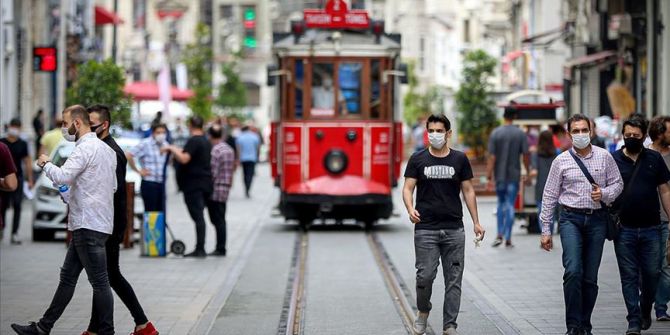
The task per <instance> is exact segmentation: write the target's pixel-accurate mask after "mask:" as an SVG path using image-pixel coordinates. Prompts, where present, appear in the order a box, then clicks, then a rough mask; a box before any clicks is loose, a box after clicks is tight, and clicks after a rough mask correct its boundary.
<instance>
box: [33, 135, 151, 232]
mask: <svg viewBox="0 0 670 335" xmlns="http://www.w3.org/2000/svg"><path fill="white" fill-rule="evenodd" d="M116 141H117V143H118V144H119V146H120V147H121V149H123V150H124V151H125V150H128V149H129V148H131V147H133V146H134V145H136V144H137V143H139V141H140V140H139V139H136V138H118V139H116ZM72 150H74V142H67V141H61V142H60V143H59V144H58V146H57V147H56V149H54V151H53V152H52V153H51V155H50V157H49V158H50V159H51V162H52V163H53V164H54V165H56V166H59V167H60V166H61V165H63V163H65V160H66V159H67V158H68V157H69V156H70V154H71V153H72ZM141 180H142V178H141V176H140V175H139V174H138V173H137V172H135V171H133V170H132V169H130V167H128V166H126V182H134V183H135V199H134V202H135V204H134V209H133V212H134V214H135V215H134V216H135V220H134V221H135V222H134V227H135V230H137V229H138V227H139V224H140V222H141V221H142V216H143V214H144V203H143V202H142V197H141V196H140V182H141ZM34 193H35V197H34V199H33V200H32V206H33V241H45V240H52V239H53V238H54V233H55V232H59V231H62V232H64V231H65V230H66V229H67V216H66V214H67V213H66V211H67V208H66V205H65V203H63V200H62V199H61V197H60V194H59V193H58V189H56V188H55V187H54V186H53V182H51V180H49V178H47V177H46V176H45V175H44V174H43V173H42V174H40V176H39V178H37V181H36V182H35V188H34Z"/></svg>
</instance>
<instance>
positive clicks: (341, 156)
mask: <svg viewBox="0 0 670 335" xmlns="http://www.w3.org/2000/svg"><path fill="white" fill-rule="evenodd" d="M348 163H349V159H348V158H347V155H346V154H345V153H344V152H342V151H341V150H331V151H329V152H328V153H327V154H326V156H325V157H324V159H323V165H324V166H325V168H326V170H327V171H328V172H330V173H333V174H340V173H342V172H343V171H344V170H346V169H347V164H348Z"/></svg>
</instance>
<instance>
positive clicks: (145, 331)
mask: <svg viewBox="0 0 670 335" xmlns="http://www.w3.org/2000/svg"><path fill="white" fill-rule="evenodd" d="M130 335H158V330H156V328H155V327H154V325H153V324H152V323H151V322H148V323H147V326H146V327H144V328H142V329H140V330H138V331H134V332H132V333H130Z"/></svg>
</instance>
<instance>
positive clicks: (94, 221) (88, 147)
mask: <svg viewBox="0 0 670 335" xmlns="http://www.w3.org/2000/svg"><path fill="white" fill-rule="evenodd" d="M63 129H64V131H65V132H66V134H67V136H65V138H66V140H68V141H75V142H76V143H75V147H74V150H73V151H72V154H70V156H69V157H68V159H67V160H66V161H65V163H64V164H63V166H61V167H58V166H56V165H54V164H51V162H49V157H48V156H46V155H40V157H39V159H38V160H37V165H38V166H40V167H41V168H42V169H43V171H44V174H45V175H46V176H47V178H49V179H50V180H51V181H53V182H54V184H56V185H67V186H69V188H70V191H69V192H70V199H69V202H68V207H69V209H70V214H69V215H68V223H67V228H68V230H70V231H71V232H72V240H71V241H70V244H69V246H68V249H67V254H66V256H65V260H64V262H63V266H62V267H61V271H60V282H59V283H58V288H57V289H56V293H55V294H54V297H53V300H52V301H51V305H50V306H49V308H48V309H47V310H46V312H45V313H44V315H43V316H42V318H41V319H40V321H39V322H37V323H35V322H32V323H30V324H29V325H27V326H21V325H17V324H12V325H11V327H12V329H13V330H14V331H15V332H16V333H17V334H20V335H41V334H49V332H50V331H51V329H52V328H53V327H54V324H55V323H56V321H57V320H58V319H59V318H60V316H61V315H62V314H63V312H64V311H65V308H66V307H67V305H68V303H69V302H70V300H72V296H73V295H74V291H75V287H76V286H77V280H78V279H79V274H81V271H82V270H86V274H87V276H88V281H89V282H90V283H91V286H92V287H93V306H94V308H95V309H96V313H97V316H98V324H99V332H98V334H101V335H106V334H114V317H113V313H114V298H113V297H112V291H111V289H110V286H109V279H108V277H107V267H106V258H107V257H106V252H105V243H106V242H107V239H108V238H109V236H110V235H111V234H112V231H113V228H114V227H113V222H112V221H113V217H114V208H113V201H114V192H115V191H116V187H117V182H116V174H115V170H116V156H115V155H114V150H112V149H111V148H109V146H107V145H106V144H105V143H103V142H102V141H100V140H99V139H98V138H97V136H95V133H93V132H91V127H90V121H89V116H88V113H87V112H86V108H84V107H83V106H80V105H75V106H70V107H68V108H66V109H65V110H64V111H63Z"/></svg>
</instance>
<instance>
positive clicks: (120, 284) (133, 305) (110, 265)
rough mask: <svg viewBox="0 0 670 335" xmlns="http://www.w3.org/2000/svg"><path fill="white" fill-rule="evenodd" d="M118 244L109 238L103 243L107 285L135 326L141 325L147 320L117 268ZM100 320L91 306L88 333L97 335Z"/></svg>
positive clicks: (112, 238)
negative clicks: (126, 309) (125, 309)
mask: <svg viewBox="0 0 670 335" xmlns="http://www.w3.org/2000/svg"><path fill="white" fill-rule="evenodd" d="M119 243H121V241H119V240H117V239H115V238H114V237H110V238H109V239H108V240H107V243H105V249H106V252H107V274H108V276H109V285H110V286H111V287H112V290H114V292H115V293H116V295H117V296H119V298H120V299H121V301H122V302H123V304H124V305H126V308H128V311H130V315H132V317H133V319H134V320H135V324H136V325H143V324H145V323H147V322H149V320H147V316H146V315H145V314H144V310H143V309H142V305H140V302H139V300H138V299H137V295H135V291H134V290H133V287H132V286H130V283H128V281H127V280H126V278H124V277H123V275H122V274H121V268H120V267H119V256H120V255H119V248H120V247H119ZM99 319H100V318H99V317H98V312H97V310H96V309H95V304H94V305H93V310H92V311H91V320H90V321H89V323H88V329H87V330H88V331H89V332H91V333H96V334H97V333H98V329H100V324H99V322H98V320H99Z"/></svg>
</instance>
